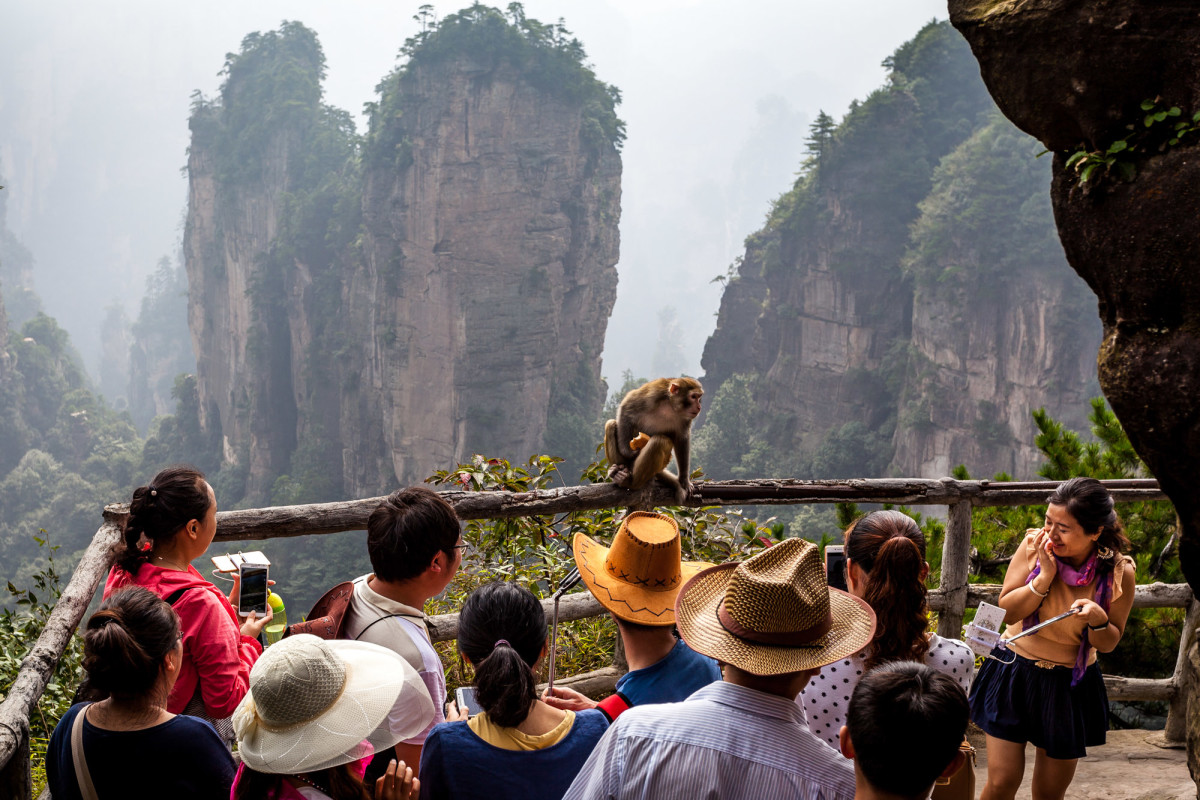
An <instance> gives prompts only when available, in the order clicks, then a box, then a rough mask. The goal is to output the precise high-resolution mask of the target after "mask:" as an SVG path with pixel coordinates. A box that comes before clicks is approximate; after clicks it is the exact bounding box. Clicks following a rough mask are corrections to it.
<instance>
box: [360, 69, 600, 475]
mask: <svg viewBox="0 0 1200 800" xmlns="http://www.w3.org/2000/svg"><path fill="white" fill-rule="evenodd" d="M392 80H393V82H392V83H391V84H390V85H389V84H385V85H384V93H385V99H384V102H385V103H389V102H390V103H394V105H395V106H396V107H398V108H401V109H403V112H402V115H401V116H400V117H399V118H398V119H396V120H392V121H387V122H385V123H384V124H385V125H390V126H394V128H393V129H391V130H389V129H387V128H384V129H383V130H382V131H380V135H379V137H378V138H377V139H376V140H375V141H374V142H372V143H371V145H369V147H368V151H367V152H368V158H367V167H366V175H365V191H364V200H363V216H364V222H365V228H366V236H365V240H364V254H365V260H366V264H367V266H366V270H367V272H366V275H365V276H363V278H362V279H359V280H356V281H355V286H354V288H353V290H352V291H353V297H352V299H351V300H350V305H351V307H352V308H354V309H355V310H354V311H353V312H352V316H353V317H354V318H355V319H357V320H359V321H360V322H367V323H368V324H365V325H359V327H358V328H357V332H358V333H357V335H358V336H360V337H362V339H363V340H364V341H365V340H371V341H373V344H372V346H371V347H370V348H369V349H368V350H366V351H365V352H367V353H369V357H368V359H367V361H366V364H365V368H364V370H363V384H362V386H361V389H356V391H363V392H366V393H368V398H367V403H368V406H369V407H370V409H371V411H370V415H371V416H372V417H373V419H368V420H364V421H362V423H361V424H360V425H359V429H360V431H361V435H354V436H351V437H350V438H351V439H352V440H354V441H356V442H361V446H357V447H355V449H354V450H353V451H352V452H351V451H347V468H348V469H347V471H348V474H350V475H352V476H354V479H355V482H356V483H358V484H360V485H362V483H363V482H364V481H368V480H369V476H370V475H372V473H375V472H377V471H378V470H376V468H375V467H374V465H373V464H372V463H371V462H372V460H373V459H374V458H377V457H379V455H380V454H379V453H378V451H377V450H376V449H375V448H373V447H372V445H373V444H375V443H377V442H378V441H379V439H378V438H377V434H374V433H373V432H374V431H378V432H379V433H382V437H383V445H384V447H385V448H386V451H385V452H384V453H383V454H382V457H383V458H385V459H387V460H388V461H389V462H390V465H391V467H392V470H393V471H394V474H395V475H396V476H397V477H398V478H399V480H400V481H401V482H402V483H403V482H406V481H413V480H418V479H420V478H422V477H423V476H424V475H426V474H428V472H429V471H430V470H432V469H434V468H436V467H439V466H445V465H449V464H452V463H454V462H456V461H460V460H463V459H465V458H469V457H470V456H471V454H472V453H473V452H482V453H488V454H499V455H504V456H505V457H510V458H514V457H515V458H523V457H525V456H526V455H528V454H531V453H535V452H538V451H540V450H541V448H542V447H543V445H544V444H545V442H544V439H543V436H544V434H545V432H546V430H547V427H548V425H550V426H552V425H553V424H554V416H555V413H556V408H555V405H556V404H555V399H556V394H559V393H562V392H564V391H567V392H568V393H569V392H570V391H572V390H573V389H572V387H573V385H574V390H575V391H576V394H577V395H578V396H579V397H578V399H579V400H580V401H581V402H582V403H583V404H584V405H587V406H595V408H594V409H592V413H594V412H595V410H598V408H599V403H600V402H602V400H603V391H602V390H600V389H599V386H600V383H599V357H600V351H601V349H602V347H603V340H604V330H605V327H606V326H607V322H608V317H609V314H610V313H611V311H612V306H613V303H614V301H615V299H616V281H617V275H616V269H615V264H616V261H617V251H618V234H617V221H618V218H619V215H620V176H621V161H620V157H619V155H618V154H617V151H616V149H615V147H614V146H613V144H612V143H611V142H608V141H601V140H597V139H596V138H594V137H589V135H588V131H587V129H586V126H587V125H588V123H589V122H590V120H589V119H588V117H587V116H586V115H585V113H583V111H584V109H583V108H582V107H581V104H580V103H579V102H577V101H573V100H571V99H570V98H562V97H559V96H556V95H555V94H554V93H553V92H552V91H549V90H547V89H546V88H541V87H539V86H537V85H535V83H534V79H533V78H531V76H530V74H529V71H528V69H527V68H522V67H520V66H518V65H515V64H513V63H511V62H510V61H509V60H507V59H503V58H502V59H498V60H497V61H496V62H492V63H488V62H486V61H481V60H478V59H477V58H474V57H472V56H470V55H465V54H464V55H462V56H460V57H457V58H451V59H445V60H438V61H435V62H433V63H426V62H424V61H423V60H422V58H421V55H420V53H418V54H417V55H415V56H414V59H413V62H412V63H411V64H410V65H409V66H408V67H407V68H406V70H404V72H403V73H402V74H399V75H397V76H395V77H394V78H393V79H392ZM384 142H386V143H389V144H387V145H385V144H384ZM392 142H396V143H397V144H390V143H392ZM385 148H386V152H387V155H388V156H389V158H387V159H386V160H383V159H382V158H381V157H380V151H381V150H384V149H385ZM346 407H350V404H347V405H346Z"/></svg>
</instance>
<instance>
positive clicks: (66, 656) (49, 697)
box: [0, 530, 83, 797]
mask: <svg viewBox="0 0 1200 800" xmlns="http://www.w3.org/2000/svg"><path fill="white" fill-rule="evenodd" d="M32 538H33V541H34V542H35V543H36V545H37V547H38V550H39V552H40V553H42V554H43V555H42V556H41V557H40V559H39V560H40V561H41V562H42V564H43V566H42V567H40V568H39V569H38V570H37V571H36V572H33V573H32V574H31V575H30V576H29V584H27V585H26V586H25V588H18V587H17V586H16V585H14V583H13V580H12V579H9V581H8V587H7V588H8V595H9V598H8V599H9V604H11V605H13V606H15V608H7V609H5V610H4V611H0V697H4V696H6V695H7V694H8V692H9V690H10V689H11V688H12V685H13V681H15V680H16V677H17V672H18V671H19V670H20V668H21V662H22V661H23V660H24V659H25V657H26V656H27V655H28V654H29V650H30V648H32V646H33V643H34V642H36V641H37V638H38V636H40V635H41V633H42V629H43V628H44V627H45V626H46V620H47V619H49V617H50V612H51V611H52V610H53V608H54V604H55V603H56V602H57V601H58V598H59V597H60V596H61V595H62V588H63V587H62V581H61V578H60V576H59V573H58V565H57V564H56V561H55V557H54V554H55V553H56V552H57V551H58V549H59V547H60V545H57V544H55V545H51V544H50V543H49V536H48V535H47V533H46V532H45V531H44V530H43V531H40V532H39V535H37V536H34V537H32ZM82 679H83V641H82V640H81V639H80V638H79V636H77V635H76V636H72V637H71V638H70V639H69V640H68V642H67V647H66V649H65V650H64V651H63V654H62V658H60V659H59V661H58V665H57V666H56V667H55V669H54V672H53V673H52V674H51V676H50V680H49V681H48V682H47V684H46V690H45V691H44V692H43V693H42V696H41V698H39V699H38V703H37V707H36V711H35V712H34V714H32V715H31V716H30V718H29V746H30V755H31V759H30V760H31V767H32V771H33V795H34V796H35V797H36V796H38V794H39V793H40V792H41V791H42V790H43V789H44V788H45V786H46V766H45V760H46V746H47V744H48V743H49V740H50V734H52V733H53V732H54V727H55V726H56V725H57V724H58V721H59V720H60V719H61V718H62V715H63V714H65V713H66V712H67V709H69V708H70V707H71V699H72V698H73V697H74V694H75V688H76V687H77V686H78V685H79V683H80V681H82Z"/></svg>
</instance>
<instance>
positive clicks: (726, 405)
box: [692, 375, 762, 480]
mask: <svg viewBox="0 0 1200 800" xmlns="http://www.w3.org/2000/svg"><path fill="white" fill-rule="evenodd" d="M757 380H758V376H757V375H734V376H733V377H731V378H729V380H727V381H725V382H724V383H723V384H721V386H720V387H719V388H717V390H716V392H715V393H714V394H713V396H712V401H711V403H710V405H709V408H708V413H707V415H706V417H705V420H704V424H703V425H702V426H701V427H700V428H699V429H698V430H697V431H696V432H695V434H694V435H693V436H692V443H693V446H694V448H695V451H696V455H695V462H696V463H697V464H700V465H703V467H704V472H705V474H706V476H707V477H709V478H712V479H714V480H725V479H728V478H745V477H757V475H755V474H750V473H747V470H746V466H747V465H746V464H745V462H746V461H747V457H748V456H750V455H751V454H752V453H753V451H754V447H755V444H757V443H759V442H761V441H762V440H761V439H760V437H759V425H758V411H757V405H756V404H755V402H754V394H753V390H754V385H755V383H756V382H757ZM751 460H752V459H751Z"/></svg>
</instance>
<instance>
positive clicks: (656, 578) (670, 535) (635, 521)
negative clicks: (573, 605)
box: [572, 511, 712, 625]
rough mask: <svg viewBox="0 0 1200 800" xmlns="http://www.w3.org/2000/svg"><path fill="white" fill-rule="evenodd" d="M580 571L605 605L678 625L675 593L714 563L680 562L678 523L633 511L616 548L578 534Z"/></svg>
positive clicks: (631, 618)
mask: <svg viewBox="0 0 1200 800" xmlns="http://www.w3.org/2000/svg"><path fill="white" fill-rule="evenodd" d="M572 544H573V546H574V550H575V565H576V566H577V567H579V575H580V577H581V578H583V582H584V583H586V584H587V587H588V588H589V589H591V590H592V594H593V595H594V596H595V597H596V599H597V600H599V601H600V605H602V606H604V607H605V608H606V609H608V610H609V611H611V612H612V613H613V615H614V616H616V617H618V618H620V619H623V620H625V621H626V622H637V623H640V624H642V625H674V624H675V595H676V594H678V593H679V587H681V586H682V585H683V584H684V583H685V582H686V581H687V580H688V578H690V577H692V576H693V575H695V574H696V573H698V572H700V570H702V569H705V568H707V567H711V566H712V564H709V563H707V562H705V561H687V562H682V563H681V561H680V558H681V553H682V550H681V548H680V544H679V525H678V524H676V522H675V520H673V519H671V518H670V517H668V516H667V515H665V514H655V513H652V512H649V511H633V512H630V513H629V514H628V515H627V516H626V517H625V519H624V521H623V522H622V523H621V527H620V528H619V529H618V530H617V535H616V536H614V537H613V543H612V547H611V548H610V547H605V546H604V545H602V544H600V543H598V542H596V541H594V540H592V539H590V538H589V537H587V536H585V535H584V534H582V533H577V534H575V541H574V542H573V543H572Z"/></svg>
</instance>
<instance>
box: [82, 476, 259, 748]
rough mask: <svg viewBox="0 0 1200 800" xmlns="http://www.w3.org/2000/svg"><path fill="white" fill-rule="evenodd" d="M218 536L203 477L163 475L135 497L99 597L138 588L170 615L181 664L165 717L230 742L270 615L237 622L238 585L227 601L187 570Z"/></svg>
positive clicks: (193, 570)
mask: <svg viewBox="0 0 1200 800" xmlns="http://www.w3.org/2000/svg"><path fill="white" fill-rule="evenodd" d="M216 532H217V499H216V496H215V495H214V494H213V490H212V487H211V486H209V485H208V481H206V480H205V479H204V475H203V474H202V473H200V472H199V471H198V470H196V469H193V468H192V467H188V466H175V467H168V468H167V469H164V470H162V471H161V472H159V473H158V474H157V475H155V476H154V479H153V480H151V481H150V483H149V484H148V485H146V486H141V487H138V488H137V489H135V490H134V492H133V499H132V501H131V502H130V504H129V516H128V517H127V518H126V522H125V552H124V554H123V555H122V556H121V558H120V559H119V560H118V562H117V564H116V565H115V566H114V567H113V568H112V571H111V572H109V575H108V582H107V583H106V584H105V586H104V596H105V597H108V596H109V595H110V594H111V593H112V592H114V591H115V590H117V589H119V588H121V587H123V586H142V587H145V588H146V589H149V590H150V591H151V592H153V593H154V594H156V595H158V596H159V597H161V598H163V599H164V600H166V601H167V603H168V604H170V606H171V607H172V608H174V609H175V612H176V613H177V614H178V615H179V620H180V626H181V628H182V632H183V659H182V661H181V663H180V667H179V680H178V681H176V683H175V686H174V688H173V689H172V690H171V696H170V697H169V698H168V700H167V710H168V711H170V712H171V713H172V714H181V713H187V714H191V715H193V716H198V717H202V718H204V719H207V720H208V721H209V722H212V723H213V725H214V727H216V729H217V732H218V734H220V735H221V738H222V739H224V740H225V741H226V742H232V741H233V726H232V725H231V724H230V722H229V716H230V715H231V714H232V713H233V710H234V709H235V708H237V705H238V703H240V702H241V701H242V698H243V697H244V696H245V694H246V691H247V689H248V688H249V686H250V668H251V667H252V666H254V662H255V660H256V659H257V658H258V656H259V655H260V654H261V653H262V646H261V645H260V644H259V643H258V635H259V634H260V633H262V629H263V627H264V626H265V625H266V624H267V623H268V622H269V621H270V619H271V616H270V612H269V611H268V614H267V616H266V617H263V618H261V619H259V618H258V617H257V615H256V614H254V613H251V614H250V615H249V616H248V617H246V618H245V619H244V620H240V619H239V618H238V613H237V611H235V610H234V606H233V603H234V602H236V598H237V586H236V584H235V586H234V589H233V591H232V592H231V593H230V595H229V597H226V596H225V595H224V594H223V593H222V592H221V590H220V589H218V588H217V587H216V586H214V585H213V584H212V583H210V582H209V581H207V580H205V579H204V576H202V575H201V574H200V573H199V571H197V570H196V568H195V567H193V566H192V563H191V562H192V561H194V560H195V559H197V558H199V557H200V556H201V555H203V554H204V551H205V550H207V549H208V546H209V544H210V543H211V542H212V540H213V536H214V535H215V534H216Z"/></svg>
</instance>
